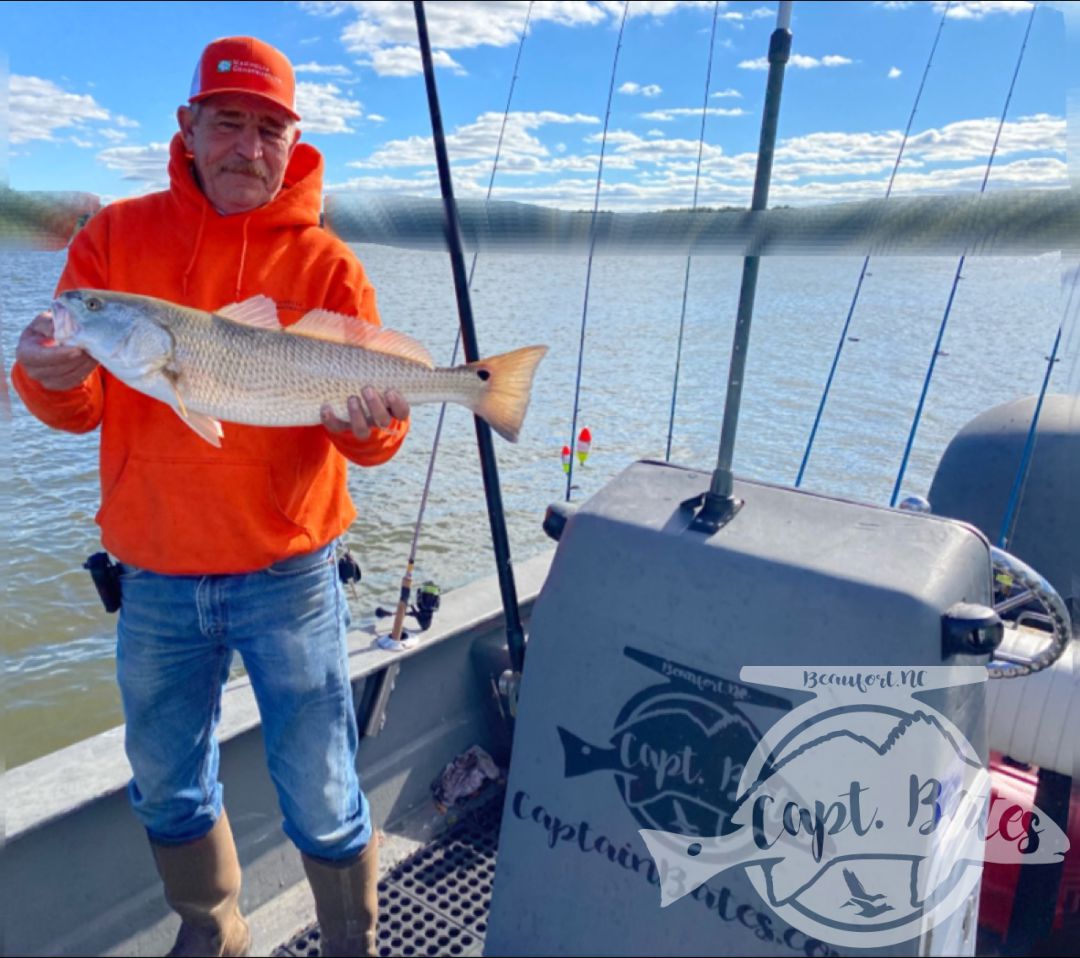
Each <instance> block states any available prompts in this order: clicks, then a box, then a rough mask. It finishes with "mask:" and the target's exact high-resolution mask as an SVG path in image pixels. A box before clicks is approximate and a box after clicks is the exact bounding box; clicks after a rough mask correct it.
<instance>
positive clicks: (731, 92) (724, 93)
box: [709, 87, 742, 100]
mask: <svg viewBox="0 0 1080 958" xmlns="http://www.w3.org/2000/svg"><path fill="white" fill-rule="evenodd" d="M709 96H710V97H714V96H715V97H735V98H736V99H739V100H741V99H742V94H741V93H740V92H739V91H738V90H736V89H735V88H734V87H728V88H727V89H726V90H717V91H716V92H715V93H710V94H709Z"/></svg>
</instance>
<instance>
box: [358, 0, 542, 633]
mask: <svg viewBox="0 0 1080 958" xmlns="http://www.w3.org/2000/svg"><path fill="white" fill-rule="evenodd" d="M532 8H533V0H529V6H528V8H527V9H526V11H525V24H524V26H523V27H522V28H521V40H520V41H519V42H518V50H517V57H516V58H515V60H514V73H513V76H512V77H511V79H510V91H509V93H507V96H506V109H505V110H503V118H502V125H501V126H500V127H499V139H498V141H497V142H496V144H495V160H494V162H493V163H492V165H491V177H490V178H489V179H488V185H487V195H486V196H485V197H484V201H485V202H487V201H488V200H490V199H491V193H492V190H493V189H494V187H495V174H496V172H497V171H498V169H499V157H500V155H501V154H502V144H503V136H504V135H505V133H506V122H507V120H508V119H509V117H510V103H511V101H512V100H513V98H514V86H515V84H516V83H517V78H518V67H519V66H520V64H521V52H522V50H524V48H525V37H526V35H527V34H528V32H529V20H530V18H531V17H532ZM479 255H480V251H479V250H476V251H474V252H473V257H472V263H470V265H469V277H468V280H467V281H466V282H467V285H468V287H469V289H472V282H473V275H474V274H475V273H476V260H477V258H478V257H479ZM460 345H461V330H460V328H459V329H458V332H457V335H456V336H455V337H454V348H453V350H452V352H451V354H450V365H451V366H453V365H455V364H456V362H457V354H458V347H459V346H460ZM446 405H447V404H446V403H443V404H442V405H441V406H440V407H439V419H438V422H437V423H436V425H435V438H434V439H433V440H432V443H431V455H430V456H429V458H428V468H427V477H426V478H425V480H424V490H423V492H422V493H421V495H420V508H419V510H418V511H417V515H416V525H415V526H414V528H413V537H412V545H411V546H410V547H409V559H408V562H407V564H406V566H405V575H404V576H402V579H401V589H400V592H399V595H398V604H397V608H396V609H395V610H394V624H393V627H392V628H391V630H390V634H389V635H388V636H386V637H385V638H380V639H378V640H377V641H378V643H379V645H380V646H381V647H382V648H388V649H399V648H403V647H404V646H403V640H402V633H403V631H404V627H405V616H406V615H407V614H408V612H409V599H410V597H411V595H412V583H413V571H414V570H415V568H416V553H417V548H418V546H419V542H420V529H421V528H422V526H423V524H424V513H425V512H426V511H427V503H428V495H429V493H430V492H431V480H432V477H433V475H434V473H435V459H436V457H437V456H438V452H439V443H440V441H441V440H442V429H443V422H444V421H445V419H446ZM424 588H427V586H426V585H425V587H424ZM434 595H435V598H434V599H432V598H431V596H432V593H431V591H430V590H429V591H427V592H421V594H420V597H419V601H420V602H421V608H420V610H419V613H418V614H419V615H425V616H427V615H428V614H429V613H428V611H426V610H425V607H424V604H423V603H425V602H426V603H427V604H428V608H430V605H431V603H432V602H433V601H434V602H435V603H436V608H437V602H438V598H437V595H438V594H437V593H435V594H434ZM432 611H433V610H432ZM418 621H419V622H420V625H421V628H422V629H423V628H425V626H424V621H423V620H421V619H418ZM427 621H428V622H429V623H430V618H428V619H427Z"/></svg>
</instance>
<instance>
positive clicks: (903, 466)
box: [889, 3, 1039, 507]
mask: <svg viewBox="0 0 1080 958" xmlns="http://www.w3.org/2000/svg"><path fill="white" fill-rule="evenodd" d="M1038 9H1039V5H1038V4H1037V3H1035V4H1033V5H1032V7H1031V16H1029V17H1028V22H1027V29H1026V30H1025V31H1024V41H1023V43H1021V44H1020V54H1019V56H1018V57H1017V58H1016V67H1015V68H1014V69H1013V75H1012V80H1011V81H1010V82H1009V92H1008V94H1007V95H1006V97H1005V105H1004V106H1003V107H1002V109H1001V119H1000V120H999V121H998V127H997V133H996V134H995V136H994V145H993V146H992V147H991V149H990V157H989V159H988V160H987V161H986V170H985V171H984V172H983V178H982V184H981V185H980V186H979V194H980V195H982V194H983V193H985V192H986V183H987V181H988V180H989V179H990V170H991V168H992V167H993V165H994V157H995V155H996V154H997V148H998V143H999V142H1000V141H1001V131H1002V129H1003V128H1004V126H1005V116H1006V114H1007V113H1008V112H1009V103H1010V102H1011V101H1012V95H1013V90H1015V89H1016V78H1017V77H1018V76H1019V74H1020V65H1021V64H1022V63H1023V62H1024V52H1025V51H1026V50H1027V43H1028V37H1029V36H1030V35H1031V25H1032V24H1033V23H1034V22H1035V13H1036V11H1037V10H1038ZM965 262H967V253H963V254H961V256H960V261H959V262H958V263H957V264H956V273H955V274H954V276H953V281H952V288H951V289H950V290H949V299H948V301H947V302H946V304H945V315H944V316H942V317H941V325H940V326H939V328H938V334H937V340H936V341H935V343H934V349H933V352H932V353H931V354H930V363H929V365H928V366H927V368H926V376H925V378H924V379H923V388H922V392H921V393H920V395H919V402H918V405H917V406H916V407H915V416H914V418H913V419H912V421H911V431H910V432H909V433H908V439H907V445H906V446H905V447H904V455H903V457H902V458H901V460H900V469H899V470H898V471H897V473H896V482H895V484H894V485H893V491H892V496H891V498H890V499H889V505H890V506H891V507H895V506H896V500H897V499H898V498H899V497H900V486H901V484H902V483H903V481H904V473H905V472H906V471H907V465H908V460H909V459H910V458H911V449H912V447H913V446H914V445H915V434H916V432H917V431H918V429H919V422H920V421H921V420H922V414H923V407H924V406H925V404H926V396H927V393H929V391H930V380H931V379H933V376H934V368H935V366H936V365H937V358H938V354H939V353H940V352H941V344H942V341H943V340H944V339H945V329H946V327H947V326H948V324H949V316H950V315H951V314H952V306H953V300H954V299H955V297H956V290H957V287H958V286H959V285H960V277H961V275H962V273H963V272H964V263H965Z"/></svg>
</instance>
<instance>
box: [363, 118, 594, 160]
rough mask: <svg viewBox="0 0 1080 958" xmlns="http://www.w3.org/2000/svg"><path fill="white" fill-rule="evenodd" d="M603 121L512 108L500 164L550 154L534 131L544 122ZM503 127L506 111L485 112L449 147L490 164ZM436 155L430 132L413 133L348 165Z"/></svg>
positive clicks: (450, 140) (456, 134)
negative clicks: (517, 110)
mask: <svg viewBox="0 0 1080 958" xmlns="http://www.w3.org/2000/svg"><path fill="white" fill-rule="evenodd" d="M599 122H600V121H599V119H598V118H597V117H594V116H587V115H586V114H583V113H575V114H565V113H556V112H554V111H552V110H541V111H539V112H531V113H529V112H511V113H509V114H508V115H507V116H506V127H505V130H503V139H502V152H501V154H500V158H499V165H500V167H502V168H504V169H506V170H507V171H510V170H513V169H514V168H515V165H517V167H518V168H521V165H522V164H525V163H526V161H527V159H528V158H533V159H536V158H541V157H547V156H549V155H550V153H549V151H548V149H547V147H545V146H544V144H543V143H541V142H540V140H539V139H538V138H537V137H536V136H534V135H533V133H532V132H531V131H533V130H536V129H539V128H540V127H542V126H546V125H547V124H549V123H556V124H573V123H587V124H599ZM502 128H503V114H502V113H494V112H491V113H482V114H481V115H480V116H478V117H477V118H476V120H475V121H474V122H473V123H469V124H466V125H465V126H460V127H458V128H457V129H456V130H454V132H453V133H451V134H450V135H449V136H447V138H446V144H447V150H448V152H449V153H450V156H451V158H452V159H454V160H455V161H459V160H481V161H483V162H484V163H485V164H488V165H489V168H490V163H491V161H492V160H493V159H494V156H495V148H496V146H497V145H498V142H499V131H500V129H502ZM434 157H435V154H434V150H433V147H432V142H431V137H430V136H410V137H408V138H406V139H403V140H390V141H389V142H387V143H384V144H383V145H382V146H381V147H379V149H377V150H376V151H375V152H374V153H372V154H371V156H369V157H368V158H367V159H365V160H353V161H352V162H351V163H349V164H348V165H349V166H354V167H359V168H361V169H368V168H385V167H399V166H426V165H430V164H432V163H434Z"/></svg>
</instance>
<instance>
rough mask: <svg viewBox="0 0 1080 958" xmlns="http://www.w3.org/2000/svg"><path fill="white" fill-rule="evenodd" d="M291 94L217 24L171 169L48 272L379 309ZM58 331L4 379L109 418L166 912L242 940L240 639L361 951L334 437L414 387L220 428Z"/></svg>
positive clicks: (364, 889) (145, 798) (192, 941)
mask: <svg viewBox="0 0 1080 958" xmlns="http://www.w3.org/2000/svg"><path fill="white" fill-rule="evenodd" d="M294 97H295V80H294V75H293V70H292V66H291V65H290V63H289V61H288V60H287V59H286V58H285V56H284V55H283V54H282V53H280V52H279V51H278V50H276V49H274V48H273V47H271V46H269V45H267V44H265V43H263V42H261V41H259V40H255V39H252V38H249V37H232V38H226V39H221V40H216V41H214V42H213V43H211V44H210V45H209V46H208V47H207V48H206V49H205V50H204V51H203V54H202V56H201V58H200V60H199V63H198V66H197V68H196V72H195V77H194V81H193V84H192V91H191V97H190V101H189V104H188V105H186V106H181V107H180V108H179V110H178V111H177V120H178V122H179V126H180V131H179V133H178V134H177V135H176V136H175V137H174V138H173V141H172V144H171V147H170V163H169V176H170V187H169V189H168V190H167V191H164V192H161V193H154V194H151V195H148V196H144V197H139V198H136V199H131V200H124V201H121V202H118V203H114V204H112V205H110V206H108V207H107V208H106V209H104V210H102V211H101V212H100V213H99V214H97V215H96V216H95V217H93V218H92V219H91V220H90V222H89V223H88V224H87V225H86V226H85V227H84V228H83V229H82V231H81V232H80V233H79V234H78V235H77V236H76V237H75V239H74V241H73V242H72V244H71V247H70V249H69V253H68V260H67V265H66V268H65V269H64V272H63V275H62V276H61V279H60V283H59V285H58V288H57V291H58V292H60V291H63V290H67V289H72V288H97V289H114V290H120V291H124V292H130V293H141V294H145V295H150V296H156V297H159V298H161V299H166V300H170V301H173V302H177V303H181V304H184V305H186V306H192V307H196V308H199V309H205V310H215V309H218V308H220V307H222V306H224V305H226V304H229V303H232V302H239V301H242V300H244V299H247V298H249V297H251V296H254V295H257V294H263V295H266V296H269V297H271V298H272V299H274V300H275V302H276V303H277V306H278V311H279V316H280V318H281V321H282V323H283V324H289V323H292V322H295V321H296V320H298V319H299V318H300V317H301V316H303V315H304V314H305V313H306V312H308V311H309V310H311V309H315V308H321V309H329V310H333V311H336V312H339V313H345V314H349V315H352V316H356V317H358V321H367V322H372V323H378V322H379V318H378V313H377V310H376V306H375V297H374V291H373V290H372V287H371V285H370V284H369V283H368V281H367V279H366V277H365V275H364V272H363V269H362V267H361V266H360V264H359V263H358V262H357V261H356V259H355V257H354V256H353V255H352V254H351V252H350V251H349V250H348V248H347V247H346V246H344V244H342V243H341V242H339V241H338V240H336V239H335V238H334V237H332V236H330V235H329V234H328V233H326V232H325V231H324V230H322V229H320V227H319V212H320V207H321V200H322V169H323V164H322V158H321V156H320V155H319V153H318V152H317V151H316V150H315V149H313V148H312V147H310V146H307V145H306V144H300V143H298V138H299V136H300V131H299V128H298V127H297V125H296V124H297V122H298V121H299V119H300V117H299V115H298V114H297V113H296V110H295V99H294ZM52 332H53V328H52V318H51V316H50V314H49V313H42V314H41V315H39V316H37V317H36V318H35V319H34V320H33V322H31V323H30V325H29V326H28V327H27V329H26V330H25V331H24V332H23V334H22V337H21V339H20V341H19V346H18V350H17V357H16V358H17V363H16V365H15V367H14V369H13V372H12V379H13V382H14V385H15V387H16V389H17V390H18V392H19V394H20V395H21V396H22V398H23V400H24V401H25V402H26V405H27V406H28V407H29V409H30V410H31V411H32V412H33V413H34V414H35V415H36V416H37V417H38V418H40V419H41V420H43V421H44V422H45V423H47V424H48V425H50V426H53V427H55V428H60V429H66V430H70V431H73V432H85V431H89V430H92V429H94V428H96V427H98V426H99V425H100V427H101V489H102V505H101V510H100V511H99V512H98V515H97V521H98V523H99V524H100V526H101V530H102V541H103V543H104V544H105V546H106V548H107V549H109V551H110V552H112V553H113V555H115V556H116V557H117V559H118V560H119V562H120V564H121V591H122V596H123V605H122V608H121V612H120V617H119V621H118V623H117V678H118V682H119V685H120V692H121V698H122V701H123V705H124V715H125V719H126V722H127V731H126V739H125V746H126V749H127V753H128V757H129V759H130V761H131V765H132V770H133V772H134V776H133V778H132V781H131V784H130V786H129V793H130V798H131V801H132V806H133V808H134V810H135V813H136V815H137V816H138V817H139V819H140V821H141V822H142V824H143V825H144V826H145V828H146V830H147V834H148V836H149V839H150V844H151V848H152V850H153V853H154V859H155V862H156V864H157V867H158V871H159V873H160V874H161V877H162V880H163V882H164V885H165V895H166V899H167V900H168V902H169V904H170V905H171V906H172V907H173V908H174V909H175V910H176V911H177V912H178V913H179V915H180V917H181V926H180V931H179V934H178V935H177V939H176V942H175V944H174V946H173V950H172V951H171V952H170V954H171V955H243V954H246V953H247V951H248V948H249V947H250V934H249V931H248V927H247V924H246V922H245V921H244V919H243V918H242V917H241V915H240V911H239V908H238V899H239V893H240V868H239V863H238V860H237V856H236V849H235V846H234V844H233V838H232V834H231V831H230V829H229V824H228V819H227V817H226V815H225V812H224V809H223V807H222V795H221V786H220V784H219V782H218V778H217V772H218V747H217V742H216V738H215V729H216V726H217V721H218V718H219V713H220V702H221V689H222V687H223V685H224V683H225V681H226V679H227V678H228V675H229V664H230V660H231V658H232V655H233V653H234V652H235V651H238V652H240V654H241V655H242V657H243V660H244V664H245V666H246V668H247V671H248V674H249V676H250V678H251V682H252V687H253V689H254V692H255V696H256V698H257V700H258V704H259V709H260V712H261V715H262V719H263V733H264V738H265V741H266V750H267V761H268V765H269V768H270V773H271V776H272V778H273V780H274V784H275V786H276V788H277V790H278V797H279V801H280V805H281V809H282V812H283V815H284V828H285V831H286V833H287V835H288V836H289V838H290V839H291V840H292V841H293V842H294V843H295V844H296V846H297V847H298V848H299V849H300V851H301V853H302V857H303V862H304V868H305V871H306V872H307V875H308V878H309V880H310V882H311V885H312V889H313V891H314V894H315V901H316V906H317V913H318V918H319V921H320V924H321V927H322V932H323V953H324V954H338V955H345V954H348V955H355V954H375V953H376V951H375V920H376V912H377V897H376V882H377V863H376V842H375V834H374V832H373V830H372V825H371V820H370V815H369V811H368V805H367V801H366V799H365V798H364V795H363V793H362V792H361V790H360V787H359V783H358V781H357V777H356V769H355V756H356V748H357V729H356V717H355V712H354V709H353V703H352V695H351V687H350V684H349V676H348V663H347V657H346V646H345V631H346V628H347V625H348V610H347V606H346V604H345V601H344V598H343V595H342V591H341V583H340V582H339V581H338V578H337V574H336V562H335V556H334V542H335V540H336V539H337V537H338V536H339V535H340V534H341V533H342V532H343V531H344V530H345V529H346V528H348V526H349V524H350V523H351V522H352V520H353V518H354V517H355V515H356V513H355V510H354V508H353V506H352V503H351V501H350V499H349V495H348V492H347V490H346V484H345V480H346V458H347V459H349V460H351V461H352V462H355V463H358V464H359V465H363V466H373V465H377V464H379V463H381V462H384V461H386V460H387V459H389V458H390V457H391V456H393V455H394V453H395V452H396V451H397V449H398V447H399V446H400V444H401V442H402V440H403V439H404V437H405V433H406V431H407V429H408V423H407V419H408V415H409V407H408V404H407V402H406V401H405V400H404V399H403V397H401V396H400V395H399V394H397V393H395V392H393V391H388V392H386V393H385V394H383V395H380V394H378V393H376V391H375V390H373V389H371V388H369V387H365V388H363V389H361V390H360V396H354V397H351V398H350V400H349V404H348V405H349V409H348V416H349V418H348V419H347V420H342V419H339V418H337V417H336V416H335V415H334V413H333V412H332V411H331V410H330V409H329V408H325V409H324V410H323V415H322V423H323V425H321V426H313V427H298V428H288V429H267V428H260V427H251V426H241V425H237V424H235V423H230V424H227V425H226V431H225V442H224V444H223V446H222V448H220V449H215V448H214V447H212V446H211V445H209V444H208V443H206V442H204V441H203V440H202V439H201V438H200V437H198V436H197V435H196V434H195V433H193V432H192V431H191V430H190V429H188V427H187V426H186V425H185V424H184V423H183V422H182V421H181V420H180V418H179V417H177V416H176V415H175V413H174V412H173V410H172V409H171V408H170V407H168V406H167V405H165V404H164V403H160V402H158V401H156V400H154V399H151V398H149V397H147V396H145V395H143V394H141V393H138V392H136V391H134V390H132V389H130V388H129V387H127V386H126V385H125V384H124V383H122V382H120V381H119V380H117V379H115V378H114V377H112V376H111V375H110V374H109V373H108V372H107V371H105V370H103V369H101V368H99V367H98V365H97V363H96V362H95V361H94V360H93V359H92V358H91V357H90V356H88V355H87V354H85V353H83V352H82V351H81V350H78V349H72V348H67V347H60V346H57V345H56V344H55V343H54V342H53V341H52V340H51V339H50V337H51V335H52ZM361 398H362V400H363V401H361Z"/></svg>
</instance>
